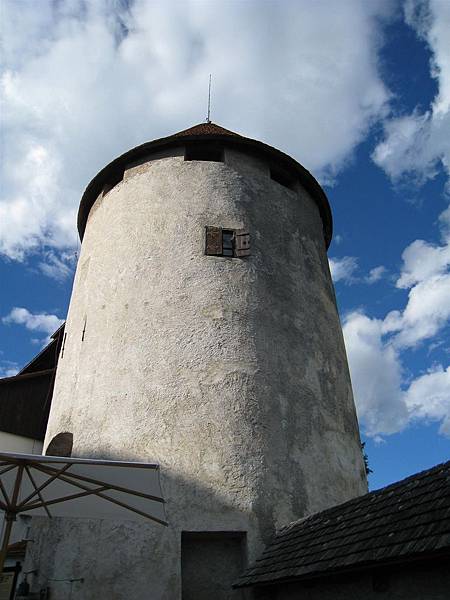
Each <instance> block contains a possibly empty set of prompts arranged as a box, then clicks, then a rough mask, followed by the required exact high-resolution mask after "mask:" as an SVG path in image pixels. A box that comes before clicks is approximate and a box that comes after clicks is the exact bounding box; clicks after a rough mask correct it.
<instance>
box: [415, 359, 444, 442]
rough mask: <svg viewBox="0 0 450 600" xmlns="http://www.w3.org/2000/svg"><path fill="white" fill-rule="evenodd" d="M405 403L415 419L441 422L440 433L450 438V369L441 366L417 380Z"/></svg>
mask: <svg viewBox="0 0 450 600" xmlns="http://www.w3.org/2000/svg"><path fill="white" fill-rule="evenodd" d="M405 402H406V405H407V406H408V409H409V411H410V413H411V414H412V415H413V418H414V419H426V420H432V421H441V426H440V430H439V431H440V432H441V433H443V434H444V435H446V436H448V437H450V367H447V369H443V368H442V366H440V365H439V366H437V367H435V368H434V369H432V370H430V371H429V372H428V373H427V374H425V375H422V376H421V377H418V378H417V379H415V380H414V381H413V382H412V383H411V385H410V386H409V388H408V391H407V392H406V393H405Z"/></svg>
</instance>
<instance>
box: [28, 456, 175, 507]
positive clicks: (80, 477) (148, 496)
mask: <svg viewBox="0 0 450 600" xmlns="http://www.w3.org/2000/svg"><path fill="white" fill-rule="evenodd" d="M35 469H38V470H39V471H43V472H44V473H47V474H49V473H50V472H51V467H43V466H42V465H39V466H37V465H36V466H35ZM66 477H70V478H74V479H78V480H80V481H84V482H86V483H93V484H94V485H105V484H106V482H104V481H101V480H100V479H91V478H90V477H86V476H84V475H78V474H77V473H66ZM106 485H107V486H108V487H109V488H110V489H112V490H115V491H117V492H125V493H126V494H133V496H140V497H141V498H146V499H147V500H154V501H155V502H161V503H163V504H164V503H165V500H164V498H160V497H159V496H152V495H151V494H144V492H138V491H135V490H129V489H127V488H124V487H120V486H118V485H114V484H113V483H108V484H106Z"/></svg>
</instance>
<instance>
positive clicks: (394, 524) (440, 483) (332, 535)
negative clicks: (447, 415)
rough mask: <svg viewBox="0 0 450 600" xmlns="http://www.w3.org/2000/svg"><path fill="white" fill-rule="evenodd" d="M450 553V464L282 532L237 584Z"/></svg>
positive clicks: (242, 585)
mask: <svg viewBox="0 0 450 600" xmlns="http://www.w3.org/2000/svg"><path fill="white" fill-rule="evenodd" d="M441 554H442V555H449V556H450V462H447V463H444V464H441V465H438V466H436V467H434V468H432V469H429V470H428V471H423V472H422V473H418V474H416V475H413V476H412V477H408V478H407V479H404V480H403V481H400V482H398V483H395V484H393V485H390V486H388V487H385V488H383V489H381V490H377V491H374V492H371V493H368V494H365V495H364V496H360V497H358V498H355V499H354V500H350V501H349V502H346V503H344V504H340V505H338V506H336V507H333V508H330V509H328V510H325V511H323V512H320V513H316V514H314V515H312V516H310V517H307V518H305V519H302V520H300V521H296V522H294V523H291V524H290V525H288V526H287V527H284V528H283V529H281V530H280V531H279V532H278V533H277V534H276V535H275V536H274V538H273V539H272V541H271V542H270V543H269V544H268V546H267V547H266V549H265V551H264V553H263V554H262V556H261V557H260V558H259V560H257V561H256V564H254V565H253V566H252V567H250V568H249V569H247V571H246V572H245V573H244V574H243V575H242V576H241V577H240V579H239V580H238V581H237V582H236V585H235V587H246V586H250V585H264V584H269V583H280V582H285V581H295V580H301V579H309V578H311V577H320V576H327V575H331V574H335V573H338V572H344V571H353V570H356V569H360V568H364V567H370V566H380V565H382V564H389V563H393V562H397V563H398V562H399V561H400V562H403V561H407V560H414V559H420V558H427V557H430V556H433V557H434V556H438V555H441Z"/></svg>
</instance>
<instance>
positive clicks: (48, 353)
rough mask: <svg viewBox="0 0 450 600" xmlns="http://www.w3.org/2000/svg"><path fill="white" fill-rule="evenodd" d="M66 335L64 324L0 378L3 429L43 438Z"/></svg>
mask: <svg viewBox="0 0 450 600" xmlns="http://www.w3.org/2000/svg"><path fill="white" fill-rule="evenodd" d="M63 336H64V324H63V325H61V327H59V328H58V329H57V330H56V331H55V333H54V334H53V335H52V336H51V337H52V339H51V341H50V343H49V344H48V345H47V346H46V347H45V348H44V349H43V350H42V351H41V352H39V354H37V356H35V357H34V358H33V359H32V360H31V361H30V362H29V363H28V364H27V365H26V366H25V367H24V368H23V369H22V370H21V371H20V372H19V373H18V374H17V375H14V376H13V377H4V378H3V379H0V431H4V432H6V433H11V434H14V435H20V436H23V437H27V438H32V439H35V440H43V439H44V437H45V430H46V428H47V421H48V415H49V412H50V406H51V401H52V396H53V386H54V383H55V374H56V366H57V362H58V356H59V351H60V348H61V343H62V340H63Z"/></svg>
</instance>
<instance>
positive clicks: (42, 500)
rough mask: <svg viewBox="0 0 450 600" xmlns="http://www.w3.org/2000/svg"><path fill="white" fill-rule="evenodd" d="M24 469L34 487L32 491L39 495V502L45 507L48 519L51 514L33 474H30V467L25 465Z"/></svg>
mask: <svg viewBox="0 0 450 600" xmlns="http://www.w3.org/2000/svg"><path fill="white" fill-rule="evenodd" d="M25 470H26V472H27V475H28V477H29V478H30V481H31V483H32V485H33V487H34V491H35V492H36V494H37V495H38V496H39V498H40V500H41V502H42V503H43V506H44V508H45V512H46V513H47V516H48V517H49V519H51V518H52V515H51V514H50V511H49V510H48V508H47V505H46V504H45V500H44V498H43V496H42V494H41V491H40V490H38V487H37V485H36V483H35V481H34V479H33V476H32V474H31V471H30V468H29V467H28V465H25Z"/></svg>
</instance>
